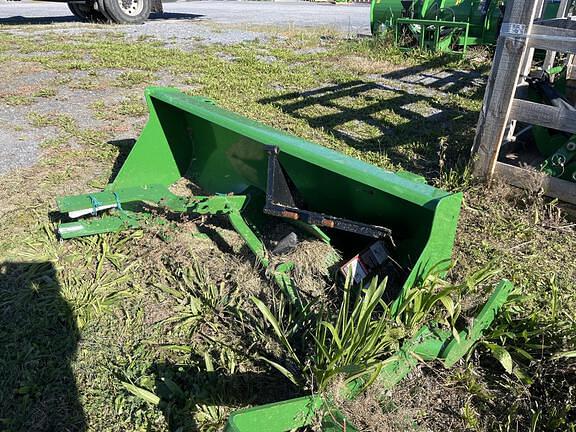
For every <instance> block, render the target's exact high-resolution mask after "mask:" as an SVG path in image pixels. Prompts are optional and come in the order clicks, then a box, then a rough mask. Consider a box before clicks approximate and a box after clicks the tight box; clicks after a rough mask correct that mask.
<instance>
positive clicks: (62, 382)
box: [0, 262, 86, 431]
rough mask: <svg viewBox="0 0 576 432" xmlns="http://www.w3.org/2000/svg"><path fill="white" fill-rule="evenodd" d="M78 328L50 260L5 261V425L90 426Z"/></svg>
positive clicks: (0, 373)
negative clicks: (82, 394)
mask: <svg viewBox="0 0 576 432" xmlns="http://www.w3.org/2000/svg"><path fill="white" fill-rule="evenodd" d="M77 344H78V329H77V327H76V322H75V319H74V317H73V314H72V311H71V309H70V307H69V306H68V304H67V302H66V301H65V300H64V299H63V298H62V296H61V294H60V286H59V283H58V278H57V276H56V271H55V269H54V267H53V265H52V264H51V263H49V262H5V263H1V264H0V389H1V391H0V430H6V431H24V430H26V431H84V430H85V429H86V422H85V417H84V411H83V409H82V406H81V404H80V402H79V400H78V392H77V388H76V383H75V380H74V376H73V374H72V369H71V366H70V363H71V361H72V358H73V357H74V355H75V353H76V348H77Z"/></svg>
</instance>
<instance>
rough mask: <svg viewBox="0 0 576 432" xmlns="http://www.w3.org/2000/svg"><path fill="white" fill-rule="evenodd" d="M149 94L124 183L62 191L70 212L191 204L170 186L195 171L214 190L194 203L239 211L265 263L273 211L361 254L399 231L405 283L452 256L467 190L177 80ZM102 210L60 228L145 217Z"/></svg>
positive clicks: (117, 225) (71, 232)
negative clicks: (187, 90) (254, 115)
mask: <svg viewBox="0 0 576 432" xmlns="http://www.w3.org/2000/svg"><path fill="white" fill-rule="evenodd" d="M146 99H147V103H148V107H149V109H150V118H149V120H148V123H147V125H146V126H145V128H144V130H143V132H142V134H141V136H140V138H139V139H138V140H137V142H136V144H135V146H134V147H133V149H132V150H131V152H130V154H129V155H128V157H127V159H126V161H125V162H124V164H123V166H122V167H121V169H120V171H119V173H118V174H117V176H116V178H115V180H114V182H113V183H111V184H109V185H108V187H107V188H106V190H105V191H104V192H101V193H97V194H92V195H83V196H77V197H65V198H61V199H59V200H58V205H59V207H60V210H61V211H62V212H67V213H69V214H70V215H73V214H74V216H79V215H80V216H85V215H87V214H89V213H92V214H96V212H97V211H100V210H103V209H120V210H122V205H124V208H126V201H130V200H139V199H140V200H141V201H153V202H155V203H156V204H159V205H162V204H167V203H168V204H170V205H169V207H170V208H172V209H181V208H182V209H186V207H187V206H188V208H189V209H190V204H189V203H188V204H185V203H183V201H182V199H180V198H179V197H177V196H175V195H173V194H171V193H170V192H168V189H167V188H168V187H169V186H170V185H172V184H173V183H175V182H177V181H179V180H180V179H181V178H182V177H183V176H186V177H188V178H189V179H190V180H191V181H192V182H193V183H194V184H196V185H197V186H199V187H200V188H201V189H202V190H203V191H204V192H205V193H206V194H209V195H212V196H213V198H202V199H201V200H198V201H197V202H195V203H194V208H193V210H194V211H196V212H198V213H203V212H204V213H212V214H213V213H226V214H230V215H231V216H230V217H231V222H232V225H233V226H234V228H235V229H236V230H237V231H238V232H239V233H240V234H241V235H242V236H243V237H244V238H245V240H246V241H247V243H248V245H249V246H250V248H251V249H252V250H253V251H254V252H255V254H256V255H257V256H258V257H259V258H260V259H262V261H263V262H264V263H266V262H267V258H266V254H267V252H266V251H265V250H264V248H263V246H262V245H261V244H260V243H259V242H258V239H257V238H256V236H255V235H254V233H253V232H256V233H257V232H258V226H259V224H261V222H262V221H263V220H268V222H270V221H274V220H276V221H277V220H278V216H280V217H283V218H285V219H286V220H288V221H291V222H294V221H296V220H297V221H298V222H300V223H302V222H305V223H304V224H302V225H306V224H307V225H308V228H309V230H310V229H312V230H316V231H318V232H319V234H320V236H325V235H327V237H326V238H330V239H332V240H333V241H334V242H335V243H338V242H340V243H341V244H342V245H344V246H343V249H344V250H346V248H348V249H350V250H351V251H352V253H357V251H359V250H361V245H360V244H359V243H362V239H363V238H365V237H366V236H368V238H370V237H378V236H384V235H388V234H390V235H391V237H392V240H393V243H394V250H393V251H392V252H391V253H390V255H391V256H392V257H393V259H394V262H395V263H397V264H398V265H399V266H402V268H404V269H406V271H405V273H404V276H403V280H402V281H401V283H400V284H399V285H400V286H403V287H404V288H406V287H408V286H412V285H413V284H414V283H416V282H417V280H418V278H420V277H422V276H423V275H424V274H426V272H428V271H429V270H430V269H431V268H432V267H434V266H437V265H438V264H439V263H444V264H446V265H447V263H448V262H449V260H450V257H451V252H452V246H453V242H454V236H455V232H456V225H457V220H458V215H459V211H460V204H461V195H460V194H451V193H448V192H445V191H442V190H439V189H437V188H434V187H432V186H429V185H427V184H425V183H424V182H423V181H422V179H421V178H419V177H417V176H415V175H413V174H410V173H402V172H400V173H392V172H389V171H385V170H382V169H379V168H376V167H374V166H372V165H369V164H366V163H364V162H361V161H359V160H356V159H353V158H351V157H348V156H345V155H343V154H341V153H338V152H335V151H332V150H329V149H327V148H324V147H321V146H319V145H316V144H313V143H311V142H309V141H305V140H303V139H300V138H297V137H295V136H293V135H289V134H286V133H284V132H281V131H279V130H277V129H273V128H270V127H267V126H264V125H262V124H260V123H257V122H255V121H251V120H249V119H246V118H244V117H241V116H239V115H236V114H234V113H232V112H229V111H227V110H224V109H222V108H220V107H218V106H217V105H216V104H215V103H214V102H212V101H210V100H207V99H205V98H202V97H190V96H187V95H185V94H184V93H182V92H180V91H178V90H176V89H171V88H158V87H153V88H148V89H147V90H146ZM162 191H164V192H162ZM287 191H288V193H287ZM290 192H292V193H293V194H294V197H292V196H291V193H290ZM146 195H148V198H147V197H146ZM272 195H274V196H272ZM287 195H289V196H287ZM214 199H219V201H218V202H216V203H214ZM278 201H283V202H282V203H281V204H283V205H280V206H279V205H278ZM264 207H266V211H265V212H264V211H263V209H264ZM236 210H240V211H241V215H240V216H239V215H238V214H237V213H235V211H236ZM123 213H125V212H123ZM265 213H266V214H265ZM102 219H103V220H101V221H97V222H92V223H89V222H86V219H84V220H80V222H76V223H72V224H63V225H62V226H61V228H60V234H61V235H62V236H63V237H64V238H69V237H76V236H81V235H89V234H96V233H100V232H106V231H115V230H120V229H125V228H130V227H134V226H136V225H137V223H135V222H134V219H130V218H125V217H123V216H122V215H119V216H118V217H117V219H116V220H113V219H110V220H109V221H108V222H105V220H104V218H102ZM318 227H321V228H322V230H323V231H320V230H319V229H318ZM357 234H364V236H362V235H357ZM354 251H356V252H354ZM400 292H402V290H400Z"/></svg>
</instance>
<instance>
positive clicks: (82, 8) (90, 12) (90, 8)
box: [68, 2, 107, 23]
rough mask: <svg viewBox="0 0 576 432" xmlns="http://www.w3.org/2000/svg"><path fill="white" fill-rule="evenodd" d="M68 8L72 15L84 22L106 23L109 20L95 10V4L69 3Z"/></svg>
mask: <svg viewBox="0 0 576 432" xmlns="http://www.w3.org/2000/svg"><path fill="white" fill-rule="evenodd" d="M68 8H69V9H70V12H72V15H74V16H75V17H76V18H79V19H81V20H82V21H87V22H96V23H102V22H106V21H107V19H106V18H105V17H104V15H102V14H101V13H100V12H98V11H97V10H95V9H94V3H93V2H84V3H68Z"/></svg>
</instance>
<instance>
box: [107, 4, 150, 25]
mask: <svg viewBox="0 0 576 432" xmlns="http://www.w3.org/2000/svg"><path fill="white" fill-rule="evenodd" d="M98 3H99V4H100V3H103V6H104V8H103V9H104V10H105V11H106V12H105V14H106V15H107V16H108V17H109V18H110V19H111V20H112V21H113V22H115V23H118V24H141V23H143V22H144V21H146V20H147V19H148V17H149V16H150V12H151V10H152V0H100V1H99V2H98Z"/></svg>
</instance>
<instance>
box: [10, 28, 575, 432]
mask: <svg viewBox="0 0 576 432" xmlns="http://www.w3.org/2000/svg"><path fill="white" fill-rule="evenodd" d="M0 30H2V28H0ZM266 31H271V39H270V41H269V42H266V43H262V42H258V41H256V42H251V43H243V44H239V45H232V46H201V47H198V48H197V49H196V50H195V51H194V52H183V51H179V50H176V49H168V48H165V47H163V46H162V45H161V44H159V43H158V42H156V41H153V40H149V39H143V40H141V41H139V42H138V43H129V44H128V43H126V40H125V39H124V36H123V35H121V34H116V33H106V35H102V34H100V33H84V34H77V35H62V34H58V33H53V32H48V33H45V34H43V35H42V44H38V43H37V42H36V41H34V40H33V39H31V38H29V37H27V36H26V35H16V34H10V33H8V32H5V31H0V69H1V70H2V71H6V70H10V68H11V67H12V63H10V62H14V61H17V62H19V63H21V64H23V65H24V66H25V67H24V70H25V69H26V68H27V67H32V66H34V67H39V66H41V67H43V68H45V69H47V70H51V71H56V72H58V77H57V78H56V79H53V80H52V81H50V82H49V83H45V85H43V86H42V87H41V88H42V89H44V90H39V91H38V92H36V93H35V94H33V95H32V96H33V97H34V98H49V97H53V96H54V95H55V94H58V93H59V92H60V90H61V89H66V88H67V89H70V90H74V91H76V92H77V93H76V94H77V95H78V97H85V100H86V106H87V107H89V108H90V109H91V110H92V113H93V117H94V118H95V119H100V120H101V121H102V122H103V123H104V124H105V125H106V126H105V127H102V128H94V129H84V128H81V127H79V122H78V119H77V118H75V117H74V116H73V115H71V114H69V113H68V114H64V113H60V112H53V113H49V114H46V113H44V114H39V113H38V112H37V111H36V110H35V106H34V105H35V103H36V101H35V100H34V99H32V98H30V97H27V96H19V97H17V98H15V99H14V98H12V99H11V97H7V98H3V99H0V104H3V105H9V106H13V107H14V106H17V107H19V109H23V108H25V109H26V112H27V116H26V118H25V122H26V126H25V127H26V128H31V129H33V130H34V131H35V133H38V134H39V135H40V136H41V135H42V133H43V131H48V130H51V131H55V132H56V133H57V135H56V138H53V139H50V140H41V141H42V142H43V146H42V153H41V157H40V160H39V161H38V163H37V164H36V165H35V166H33V167H31V168H27V169H21V170H18V171H16V172H12V173H10V174H8V175H7V176H4V177H3V179H2V180H3V185H4V187H3V188H2V189H1V190H0V202H2V203H3V206H2V207H0V262H2V264H1V266H0V340H2V341H3V342H2V353H1V354H0V386H1V387H2V388H3V392H2V394H1V395H0V429H6V430H9V431H19V430H79V429H82V428H83V427H86V428H87V429H88V430H94V431H96V430H98V431H101V430H143V431H144V430H196V429H201V430H217V429H218V428H219V427H221V426H222V424H223V422H224V421H225V419H226V417H227V415H228V414H229V412H230V411H232V410H233V409H235V408H238V407H243V406H249V405H252V404H259V403H266V402H270V401H274V400H278V399H282V398H288V397H292V396H297V395H299V394H302V392H303V391H304V390H303V389H302V386H305V384H306V381H307V380H308V378H307V376H308V377H309V376H310V375H306V372H305V371H306V370H310V369H306V368H307V366H309V365H307V364H306V363H305V362H306V361H305V360H302V359H301V358H300V357H299V356H296V357H295V358H291V357H290V356H289V350H287V347H286V346H285V344H283V342H282V341H279V340H278V335H279V334H288V335H289V336H291V335H292V334H294V335H296V334H298V328H299V327H298V324H299V322H298V320H297V319H296V318H295V317H294V316H293V315H291V314H290V311H288V310H287V306H286V304H285V303H284V302H283V301H282V299H281V297H280V296H279V295H278V294H277V293H274V292H273V287H271V286H269V285H267V284H266V281H265V280H263V279H262V280H261V279H260V276H258V272H257V269H256V270H255V264H254V263H253V262H252V261H251V259H250V258H247V257H246V256H245V255H242V254H241V253H238V252H241V251H238V250H236V252H237V255H235V257H236V258H234V259H235V260H236V261H234V265H231V266H229V268H227V271H222V272H221V273H217V272H212V273H210V272H209V271H207V270H206V268H210V266H211V265H213V264H214V262H215V261H218V260H219V259H220V258H219V257H220V255H219V254H218V253H217V252H214V250H217V249H216V246H215V244H214V243H213V242H212V241H211V240H210V239H200V238H195V239H194V242H195V243H194V244H195V246H194V247H200V246H202V247H204V246H205V247H206V250H204V249H202V251H201V253H199V252H198V251H197V250H196V251H195V250H193V248H192V249H191V247H190V246H189V245H188V244H187V243H185V242H184V243H182V244H180V243H179V242H170V241H168V240H167V237H166V236H164V235H163V232H162V230H160V232H154V231H152V232H151V231H149V230H146V231H135V232H131V233H122V234H115V235H105V236H101V237H98V238H88V239H85V240H75V241H67V242H62V241H59V240H58V239H56V238H55V236H54V234H53V229H54V225H53V223H52V221H51V220H50V219H49V217H48V215H49V213H50V212H51V211H53V210H54V209H55V205H54V198H55V197H56V196H59V195H62V194H70V193H81V192H86V191H89V190H95V189H99V188H102V187H103V186H105V184H106V183H107V182H108V179H109V177H110V176H111V175H112V174H113V172H114V170H115V169H116V168H117V167H114V162H115V160H116V159H117V158H123V157H125V155H126V153H127V151H128V150H129V147H130V144H129V143H116V144H111V143H109V142H108V141H111V140H115V139H117V137H118V136H120V135H121V136H122V137H125V136H126V134H132V136H133V137H136V136H137V134H138V133H139V131H140V128H141V125H142V124H143V121H144V119H145V114H146V109H145V106H144V104H143V99H142V91H143V88H144V87H145V86H146V85H153V84H155V82H156V80H157V79H160V77H162V74H163V73H164V72H165V71H166V72H169V73H170V74H171V76H173V77H174V78H173V79H174V83H173V84H174V86H177V87H178V86H191V87H192V88H193V89H194V93H196V94H202V95H204V96H207V97H210V98H212V99H214V100H215V101H216V102H217V103H219V104H220V105H222V106H224V107H225V108H229V109H231V110H234V111H236V112H239V113H240V114H243V115H245V116H248V117H250V118H253V119H255V120H259V121H262V122H264V123H266V124H268V125H271V126H274V127H278V128H281V129H283V130H285V131H287V132H290V133H293V134H295V135H298V136H302V137H304V138H306V139H310V140H312V141H316V142H318V143H320V144H322V145H324V146H327V147H330V148H333V149H336V150H339V151H341V152H343V153H346V154H348V155H351V156H353V157H356V158H359V159H362V160H365V161H367V162H370V163H373V164H376V165H378V166H381V167H383V168H390V169H399V168H402V169H407V170H410V171H414V172H417V173H419V174H421V175H424V176H425V177H426V178H427V180H428V181H429V182H430V183H432V184H435V185H437V186H440V187H444V188H447V189H449V190H463V191H464V196H465V200H464V208H463V211H462V218H461V222H460V226H459V233H458V239H457V244H456V247H455V253H454V256H455V260H456V265H455V266H454V268H453V270H452V271H451V273H450V275H449V277H450V281H451V282H453V283H454V284H459V283H462V282H463V281H465V277H466V275H469V274H472V273H474V271H476V270H478V269H479V268H484V267H488V268H499V269H501V272H500V274H499V276H498V277H492V278H490V279H489V280H488V281H486V282H485V283H483V284H471V285H470V286H462V288H461V291H462V292H461V298H462V303H461V307H462V314H463V316H466V313H467V312H468V311H471V310H473V309H474V306H475V304H478V303H479V302H481V301H482V299H484V298H486V296H487V293H488V292H489V290H490V289H491V288H492V287H493V285H494V283H495V282H496V281H497V279H498V278H499V277H504V276H505V277H508V278H510V279H511V280H512V281H513V282H514V283H515V285H516V287H517V291H518V296H516V297H515V299H514V302H510V303H509V304H508V305H507V307H506V310H505V312H504V313H502V314H501V315H500V316H499V317H498V321H497V324H496V325H495V326H494V327H493V329H492V331H491V333H490V334H489V335H488V336H487V338H486V340H485V341H483V343H482V344H480V345H479V346H478V347H477V349H476V350H475V351H474V353H473V355H472V356H471V357H470V358H469V359H468V361H467V363H461V364H459V365H458V366H457V367H455V368H454V369H452V370H450V371H443V370H440V371H436V370H432V371H430V370H429V369H427V368H423V370H422V371H421V372H420V373H421V374H422V375H420V376H419V378H418V379H417V380H416V382H414V381H410V380H407V381H406V382H405V383H403V384H401V385H400V386H399V388H398V391H397V392H396V391H395V393H394V394H393V395H392V396H391V400H390V401H387V402H386V404H385V405H386V406H391V407H396V408H393V409H392V411H394V410H397V411H400V412H401V411H403V410H404V411H406V410H405V408H406V409H407V407H408V408H410V409H412V408H414V411H406V412H411V413H412V412H414V415H413V418H412V420H411V422H409V424H412V425H414V430H418V426H417V425H420V427H422V428H425V427H428V428H430V429H433V430H445V428H446V424H447V422H450V424H453V425H455V426H454V428H453V429H454V430H478V431H482V430H503V431H508V430H510V431H512V430H530V428H532V430H574V426H573V424H574V416H575V413H574V410H575V402H574V400H575V397H574V392H575V391H576V389H575V388H576V387H575V386H576V383H575V382H574V376H575V369H574V358H573V357H571V355H572V354H570V353H573V351H574V350H575V349H576V340H575V336H574V334H575V330H576V329H575V323H574V317H573V313H571V311H574V310H576V290H575V287H574V281H575V280H576V265H575V264H574V258H573V257H574V251H575V250H576V229H575V228H574V224H573V222H571V221H570V220H568V219H567V216H566V215H565V214H564V213H563V212H562V211H561V210H559V208H558V206H557V205H556V204H555V203H550V202H549V201H547V200H545V199H543V198H542V197H539V196H537V195H536V196H535V195H531V194H527V193H523V192H519V191H514V193H512V191H510V190H509V189H507V188H498V187H497V188H493V189H487V188H485V187H483V186H478V185H476V184H475V183H474V180H473V179H472V177H471V174H470V170H469V167H468V154H469V149H470V147H471V144H472V140H473V135H474V127H475V124H476V120H477V116H478V110H479V109H480V105H481V101H482V92H483V89H482V88H476V87H474V86H472V87H469V86H467V83H468V82H469V76H470V74H472V73H477V74H486V73H487V71H488V69H489V66H490V65H489V64H488V63H487V62H482V61H478V62H475V61H473V59H472V60H468V61H460V60H458V59H454V58H446V57H444V56H438V55H432V54H429V53H419V52H417V53H412V54H411V55H405V54H402V53H400V52H399V51H397V50H395V49H393V48H391V47H390V46H388V45H387V44H386V42H385V41H374V40H370V39H352V40H348V39H343V38H342V37H340V36H339V35H335V34H333V33H331V32H325V31H323V30H319V31H310V32H302V31H299V30H298V29H291V28H288V29H286V30H282V31H279V30H277V29H276V30H271V29H267V30H266ZM321 36H329V37H325V38H321ZM313 48H321V49H320V50H311V49H313ZM222 54H224V55H222ZM259 56H273V57H274V58H275V60H274V61H271V62H264V61H261V57H259ZM231 58H233V59H234V61H230V60H227V59H231ZM414 68H421V69H414ZM452 68H461V69H463V70H464V75H463V76H462V77H460V78H458V79H457V80H456V82H455V84H454V87H452V88H448V89H446V91H441V90H439V89H435V88H434V87H433V85H432V86H430V87H428V88H424V87H422V86H418V85H414V84H410V83H407V82H404V81H405V80H404V78H406V77H408V78H409V77H410V76H411V75H413V74H414V73H416V72H417V70H424V71H426V72H427V73H434V72H437V71H439V70H450V69H452ZM110 70H120V71H121V72H120V74H118V75H114V76H115V78H107V76H108V75H107V74H108V72H109V71H110ZM74 71H86V72H87V73H88V76H87V77H85V78H81V79H77V78H75V79H73V78H72V76H74V75H72V73H74ZM82 73H84V72H82ZM392 73H395V74H396V75H393V74H392ZM389 74H390V75H389ZM382 75H384V77H383V76H382ZM6 76H8V75H6ZM403 80H404V81H403ZM99 89H113V90H114V100H115V101H116V102H114V103H110V102H108V99H106V98H105V97H104V96H102V97H101V96H96V97H94V96H93V95H92V94H91V93H90V92H97V91H99ZM303 92H304V93H303ZM306 92H308V93H306ZM126 125H129V126H126ZM172 229H173V228H172V227H167V228H166V230H168V231H169V234H170V235H174V232H172V231H171V230H172ZM176 232H178V231H177V230H176ZM227 232H228V231H224V233H227ZM184 234H188V233H184ZM228 234H230V233H229V232H228ZM230 235H231V234H230ZM199 245H200V246H199ZM207 251H208V252H207ZM209 251H212V252H209ZM242 266H243V267H242ZM236 268H242V269H243V270H242V271H237V270H234V269H236ZM254 272H255V274H256V277H255V279H254V280H252V279H249V277H248V276H249V275H252V274H253V273H254ZM229 273H230V274H229ZM269 291H270V292H272V294H271V295H272V297H265V293H269ZM266 295H269V294H266ZM252 297H255V298H260V299H263V298H264V299H267V300H270V303H267V307H268V308H269V310H270V311H271V313H273V314H274V315H275V316H281V317H284V318H285V319H283V320H280V322H279V323H278V326H279V327H278V329H279V331H276V330H275V329H274V326H270V322H269V320H266V319H265V318H264V317H263V316H262V310H263V309H262V308H259V307H258V305H257V304H256V303H254V301H253V300H252V299H251V298H252ZM467 302H468V303H467ZM459 304H460V303H459ZM415 315H416V314H415V312H414V309H413V308H412V309H411V310H410V314H409V315H408V316H410V317H414V316H415ZM442 316H446V314H445V313H443V315H442ZM332 318H333V316H330V317H327V318H326V320H331V319H332ZM325 336H326V335H325ZM354 336H355V335H354V334H352V335H351V337H352V338H353V337H354ZM325 342H326V346H328V347H330V346H331V345H330V343H331V341H330V338H329V337H327V338H325ZM289 343H290V346H292V349H293V350H294V352H298V353H301V352H306V351H305V350H303V347H301V346H295V345H297V344H298V341H297V338H296V339H294V340H292V339H290V341H289ZM497 347H498V348H497ZM327 352H329V350H327ZM331 352H332V353H334V352H335V351H334V350H333V351H331ZM506 353H507V354H506ZM332 359H333V358H332ZM329 361H330V359H326V361H325V363H326V362H329ZM298 362H300V364H298ZM319 364H321V362H320V361H319ZM342 365H344V363H342V364H340V365H339V366H342ZM278 366H280V367H281V368H284V370H285V371H288V372H289V373H290V374H292V376H293V377H294V381H295V382H296V383H297V384H298V385H294V384H292V383H290V381H289V380H288V379H286V378H285V376H284V375H283V374H282V373H280V372H279V368H278ZM507 369H508V370H507ZM302 371H304V372H302ZM317 376H320V374H317ZM432 380H436V381H438V382H440V384H438V385H437V387H432V386H431V385H428V384H429V383H430V382H432ZM436 381H434V382H436ZM424 385H427V387H426V388H427V391H428V392H430V396H429V397H428V396H427V399H429V400H430V401H433V402H434V403H428V404H426V401H420V402H419V404H420V405H417V406H414V405H410V404H415V403H416V402H414V399H415V396H414V392H416V393H418V392H419V391H420V388H421V387H423V386H424ZM299 386H300V387H299ZM306 391H309V389H308V390H306ZM434 392H436V393H434ZM402 394H409V395H411V396H410V397H409V398H405V399H402V398H401V395H402ZM434 394H435V396H434ZM451 395H457V396H458V398H459V400H461V401H462V403H459V402H453V403H452V404H451V402H449V401H450V400H451ZM438 399H440V400H441V401H442V402H437V400H438ZM454 399H456V397H454ZM383 406H384V404H383ZM442 408H443V409H444V411H445V412H451V414H450V415H449V416H448V417H438V419H435V417H436V415H437V413H438V410H440V409H442ZM570 422H572V425H571V424H570ZM179 428H181V429H179ZM571 428H572V429H571Z"/></svg>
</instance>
